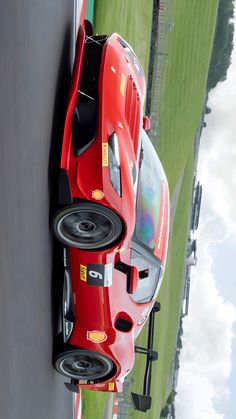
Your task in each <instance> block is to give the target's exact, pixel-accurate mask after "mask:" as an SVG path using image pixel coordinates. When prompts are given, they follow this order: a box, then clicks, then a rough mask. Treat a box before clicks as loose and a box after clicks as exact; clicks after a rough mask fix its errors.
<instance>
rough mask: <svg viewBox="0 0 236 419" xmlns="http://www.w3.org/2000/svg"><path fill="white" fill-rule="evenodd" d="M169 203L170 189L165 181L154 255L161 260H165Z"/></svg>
mask: <svg viewBox="0 0 236 419" xmlns="http://www.w3.org/2000/svg"><path fill="white" fill-rule="evenodd" d="M167 202H168V189H167V187H166V184H165V181H162V185H161V207H160V214H159V221H158V223H159V227H158V231H157V241H156V249H155V252H154V255H155V256H157V257H158V258H159V259H160V260H162V259H163V246H164V243H165V232H166V223H167V220H168V218H167V217H168V214H167V211H166V206H167Z"/></svg>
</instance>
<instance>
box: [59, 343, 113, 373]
mask: <svg viewBox="0 0 236 419" xmlns="http://www.w3.org/2000/svg"><path fill="white" fill-rule="evenodd" d="M53 365H54V367H55V369H56V370H57V371H58V372H59V373H60V374H62V375H65V376H66V377H69V378H72V379H77V380H88V381H89V380H91V381H105V380H106V379H108V378H109V377H111V376H112V375H113V374H114V371H115V367H114V363H113V361H112V360H111V359H110V358H108V357H107V356H105V355H103V354H100V353H99V352H94V351H88V350H86V349H81V348H78V349H77V348H71V349H66V350H64V351H63V352H61V353H59V354H57V355H55V357H54V359H53Z"/></svg>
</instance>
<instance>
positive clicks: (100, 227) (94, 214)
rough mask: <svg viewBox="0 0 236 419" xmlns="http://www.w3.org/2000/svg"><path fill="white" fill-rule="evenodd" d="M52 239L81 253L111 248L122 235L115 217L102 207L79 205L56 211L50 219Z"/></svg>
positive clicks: (82, 203)
mask: <svg viewBox="0 0 236 419" xmlns="http://www.w3.org/2000/svg"><path fill="white" fill-rule="evenodd" d="M53 229H54V233H55V235H56V237H57V238H58V239H59V240H60V241H61V242H62V243H65V244H66V245H69V246H73V247H78V248H80V249H85V250H96V249H101V248H108V247H112V246H113V245H114V244H115V243H116V241H117V240H118V239H119V238H120V236H121V234H122V222H121V220H120V218H119V216H118V215H117V214H116V213H115V212H113V211H112V210H111V209H109V208H107V207H104V206H103V205H99V204H94V203H85V202H81V203H80V204H77V205H72V206H70V207H67V208H64V209H63V210H61V211H59V212H58V213H57V214H56V216H55V217H54V220H53Z"/></svg>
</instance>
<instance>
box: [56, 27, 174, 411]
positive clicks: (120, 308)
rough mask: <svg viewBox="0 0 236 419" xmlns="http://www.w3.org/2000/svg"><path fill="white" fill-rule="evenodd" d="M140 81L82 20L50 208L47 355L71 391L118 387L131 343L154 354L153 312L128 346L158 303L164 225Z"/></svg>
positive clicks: (165, 211)
mask: <svg viewBox="0 0 236 419" xmlns="http://www.w3.org/2000/svg"><path fill="white" fill-rule="evenodd" d="M145 90H146V86H145V78H144V72H143V69H142V66H141V64H140V62H139V60H138V58H137V57H136V55H135V53H134V51H133V50H132V48H131V47H130V45H129V44H128V43H127V42H126V41H125V40H124V39H122V38H121V36H119V35H118V34H116V33H114V34H112V35H111V36H107V35H96V36H93V34H92V27H91V24H90V23H89V22H87V21H85V22H83V24H82V25H81V26H80V28H79V32H78V39H77V47H76V56H75V63H74V70H73V77H72V84H71V89H70V95H69V103H68V108H67V114H66V121H65V128H64V137H63V144H62V154H61V163H60V179H59V211H58V212H57V214H56V215H55V217H54V218H53V230H54V234H55V235H56V237H57V239H58V240H59V241H60V242H61V243H62V244H63V252H64V289H63V303H62V307H63V309H62V320H63V321H62V325H63V331H62V334H60V335H58V337H57V339H56V343H55V349H54V358H53V363H54V366H55V368H56V369H57V370H58V371H59V372H60V373H62V374H64V375H65V376H67V377H69V378H71V380H72V381H71V384H67V387H68V388H69V389H71V390H72V391H78V388H79V387H84V388H87V389H91V390H99V391H114V392H116V391H121V390H122V382H123V380H124V377H125V376H126V375H127V374H128V373H129V372H130V371H131V369H132V367H133V364H134V360H135V348H136V351H137V352H145V354H146V355H147V356H148V361H150V362H151V361H152V360H153V359H155V358H157V357H156V353H155V352H154V351H153V350H152V333H153V322H151V325H150V336H149V347H148V349H145V350H144V348H137V347H135V339H136V337H137V336H138V335H139V333H140V331H141V329H142V328H143V326H144V324H145V321H146V320H147V318H148V317H149V314H150V312H151V314H153V313H154V311H157V310H158V309H159V306H158V304H155V305H154V303H155V300H156V296H157V293H158V290H159V288H160V285H161V281H162V277H163V271H164V266H165V260H166V253H167V243H168V230H169V192H168V183H167V180H166V176H165V173H164V170H163V168H162V165H161V163H160V160H159V158H158V156H157V154H156V152H155V150H154V148H153V146H152V143H151V141H150V139H149V138H148V136H147V134H146V131H145V130H147V129H148V128H149V123H148V118H147V117H145V116H143V106H144V99H145ZM153 307H154V309H153ZM152 317H153V316H151V319H152ZM148 366H149V364H148ZM148 385H149V383H148V384H147V387H148ZM148 390H149V391H148ZM144 393H145V392H144ZM148 393H150V385H149V389H148V388H146V396H148V397H149V394H148ZM134 396H135V395H134ZM136 402H137V401H136ZM138 403H139V402H137V403H136V405H137V404H138ZM141 410H142V406H141ZM144 410H145V409H144Z"/></svg>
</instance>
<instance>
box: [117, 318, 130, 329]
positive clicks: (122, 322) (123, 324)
mask: <svg viewBox="0 0 236 419" xmlns="http://www.w3.org/2000/svg"><path fill="white" fill-rule="evenodd" d="M132 327H133V323H132V321H130V320H128V319H124V318H122V317H117V319H116V322H115V328H116V329H117V330H120V331H121V332H129V331H130V330H131V329H132Z"/></svg>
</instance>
